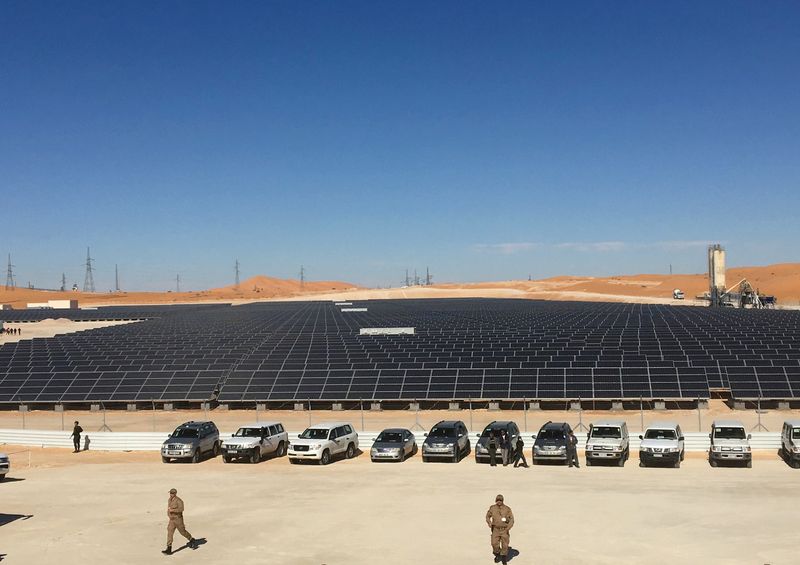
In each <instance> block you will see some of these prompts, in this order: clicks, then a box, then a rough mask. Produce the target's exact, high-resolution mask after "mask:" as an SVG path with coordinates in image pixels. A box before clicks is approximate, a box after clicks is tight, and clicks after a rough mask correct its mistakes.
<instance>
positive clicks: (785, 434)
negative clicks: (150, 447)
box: [0, 420, 800, 472]
mask: <svg viewBox="0 0 800 565" xmlns="http://www.w3.org/2000/svg"><path fill="white" fill-rule="evenodd" d="M781 455H782V456H783V460H784V461H786V462H787V463H788V464H789V465H791V466H792V468H793V469H800V420H786V421H785V422H784V423H783V429H782V430H781ZM0 465H2V463H0ZM0 472H2V470H0Z"/></svg>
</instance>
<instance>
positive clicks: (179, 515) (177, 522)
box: [161, 488, 197, 555]
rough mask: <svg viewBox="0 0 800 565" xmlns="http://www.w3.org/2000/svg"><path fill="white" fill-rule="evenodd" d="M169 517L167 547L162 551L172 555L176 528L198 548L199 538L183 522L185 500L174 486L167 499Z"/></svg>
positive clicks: (190, 545) (192, 546)
mask: <svg viewBox="0 0 800 565" xmlns="http://www.w3.org/2000/svg"><path fill="white" fill-rule="evenodd" d="M167 517H168V518H169V524H168V525H167V549H165V550H164V551H162V552H161V553H163V554H164V555H172V536H173V535H174V534H175V530H178V531H179V532H180V534H181V535H182V536H183V537H185V538H186V539H188V540H189V544H188V545H189V547H190V548H191V549H197V540H195V539H194V538H193V537H192V534H190V533H189V532H187V531H186V526H184V524H183V500H181V499H180V498H178V491H177V490H175V489H174V488H171V489H169V500H168V501H167Z"/></svg>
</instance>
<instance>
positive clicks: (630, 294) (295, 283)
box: [0, 263, 800, 308]
mask: <svg viewBox="0 0 800 565" xmlns="http://www.w3.org/2000/svg"><path fill="white" fill-rule="evenodd" d="M742 279H747V280H748V281H750V283H751V284H752V285H753V286H754V287H756V288H758V289H759V290H761V292H763V293H766V294H772V295H775V296H776V297H777V298H778V303H779V305H785V306H797V305H799V304H800V263H782V264H776V265H767V266H764V267H736V268H731V269H729V270H728V272H727V280H728V285H729V286H733V285H734V284H736V283H738V282H739V281H740V280H742ZM674 288H680V289H681V290H683V291H684V292H685V293H686V297H687V300H686V301H685V302H684V303H685V304H692V303H697V304H700V302H694V301H693V300H692V299H693V298H694V297H695V296H698V295H700V294H702V293H703V292H705V291H707V290H708V276H707V275H705V274H696V275H657V274H641V275H621V276H614V277H579V276H561V277H553V278H549V279H543V280H535V281H514V280H511V281H497V282H484V283H452V284H437V285H433V286H430V287H410V288H392V289H365V288H361V287H358V286H356V285H353V284H350V283H346V282H340V281H310V282H305V283H304V284H303V285H302V287H301V284H300V281H299V280H296V279H278V278H274V277H268V276H263V275H259V276H255V277H252V278H250V279H247V280H245V281H242V283H241V284H240V285H239V287H238V288H236V287H234V286H226V287H222V288H214V289H209V290H203V291H197V292H180V293H177V292H119V293H108V294H100V293H94V294H92V293H82V292H49V291H41V290H29V289H16V290H14V291H6V290H3V289H0V303H3V304H11V305H13V306H14V307H15V308H24V307H25V304H26V303H28V302H42V301H46V300H48V299H58V298H75V299H78V300H79V301H80V304H81V305H94V306H97V305H114V304H163V303H187V302H219V301H225V302H233V303H236V304H241V303H246V302H252V301H260V300H346V299H350V300H369V299H389V298H467V297H481V298H529V299H539V300H588V301H612V302H633V303H650V304H658V303H664V304H669V303H673V302H674V301H673V300H672V290H673V289H674Z"/></svg>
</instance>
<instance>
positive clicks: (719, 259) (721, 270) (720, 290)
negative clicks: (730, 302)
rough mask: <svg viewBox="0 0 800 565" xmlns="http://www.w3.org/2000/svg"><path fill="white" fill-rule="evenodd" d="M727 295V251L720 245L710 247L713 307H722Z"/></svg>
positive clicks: (709, 286) (709, 270) (709, 288)
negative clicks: (723, 297)
mask: <svg viewBox="0 0 800 565" xmlns="http://www.w3.org/2000/svg"><path fill="white" fill-rule="evenodd" d="M724 294H725V250H724V249H723V248H722V246H721V245H720V244H719V243H716V244H714V245H709V246H708V297H709V300H710V302H711V304H710V305H711V306H722V296H723V295H724Z"/></svg>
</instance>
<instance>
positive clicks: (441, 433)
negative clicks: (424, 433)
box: [428, 428, 456, 437]
mask: <svg viewBox="0 0 800 565" xmlns="http://www.w3.org/2000/svg"><path fill="white" fill-rule="evenodd" d="M428 435H429V436H430V437H455V436H456V429H455V428H433V429H432V430H431V431H430V433H429V434H428Z"/></svg>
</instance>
